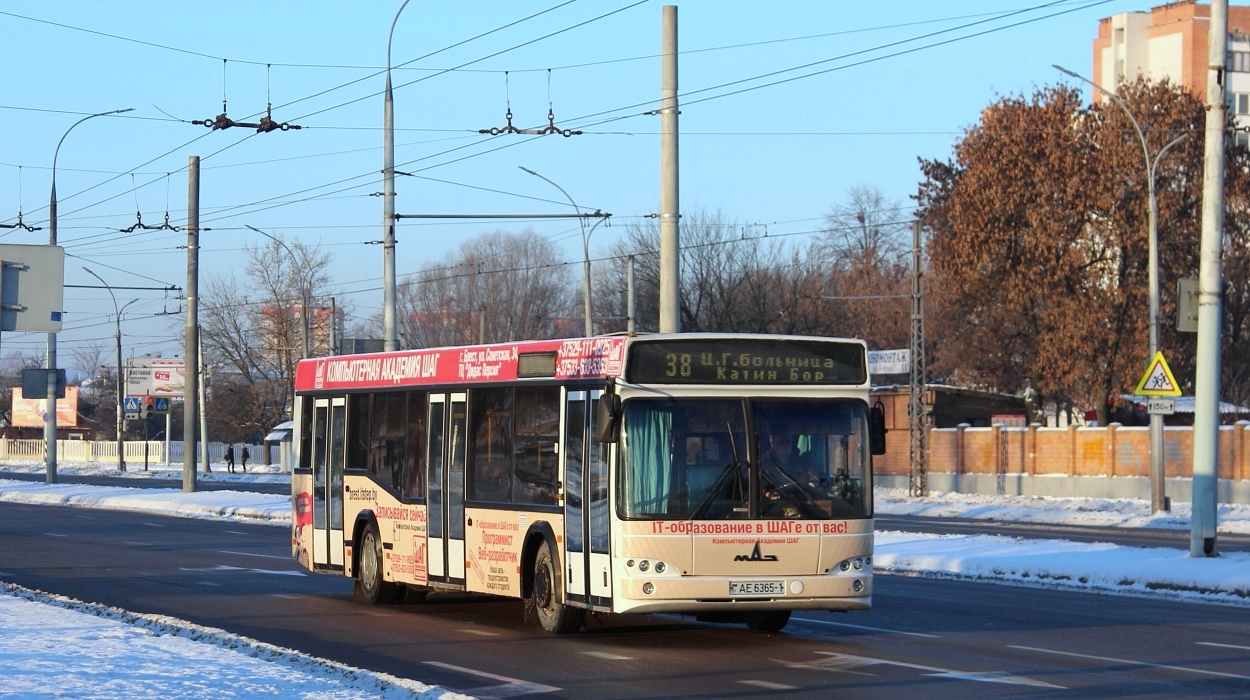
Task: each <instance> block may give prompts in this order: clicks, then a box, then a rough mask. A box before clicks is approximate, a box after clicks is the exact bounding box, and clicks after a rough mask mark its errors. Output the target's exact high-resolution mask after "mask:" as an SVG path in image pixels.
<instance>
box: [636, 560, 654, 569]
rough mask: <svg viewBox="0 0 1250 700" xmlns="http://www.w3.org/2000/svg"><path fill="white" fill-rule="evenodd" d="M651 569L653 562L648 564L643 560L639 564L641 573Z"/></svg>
mask: <svg viewBox="0 0 1250 700" xmlns="http://www.w3.org/2000/svg"><path fill="white" fill-rule="evenodd" d="M650 568H651V562H648V561H647V560H646V559H643V560H642V561H640V562H638V570H639V571H646V570H647V569H650Z"/></svg>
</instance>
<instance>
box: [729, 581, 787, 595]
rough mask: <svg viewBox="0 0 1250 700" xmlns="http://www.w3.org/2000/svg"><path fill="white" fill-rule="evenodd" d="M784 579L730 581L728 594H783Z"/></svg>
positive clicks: (784, 587) (784, 591) (784, 588)
mask: <svg viewBox="0 0 1250 700" xmlns="http://www.w3.org/2000/svg"><path fill="white" fill-rule="evenodd" d="M785 594H786V582H785V581H730V582H729V595H785Z"/></svg>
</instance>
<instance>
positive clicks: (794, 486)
mask: <svg viewBox="0 0 1250 700" xmlns="http://www.w3.org/2000/svg"><path fill="white" fill-rule="evenodd" d="M772 469H773V471H775V472H777V473H778V474H780V475H781V478H782V479H783V480H784V481H785V483H782V482H781V481H778V480H777V479H776V477H774V476H773V475H772V474H769V473H768V471H767V470H765V469H760V478H761V479H767V480H768V482H769V483H771V484H772V486H773V488H775V489H776V490H777V497H778V500H781V499H783V498H784V499H785V500H787V501H790V502H791V503H794V504H795V505H796V506H799V507H801V508H802V509H803V514H804V515H806V516H807V517H809V518H819V517H820V504H818V503H817V502H816V499H815V498H813V497H812V494H811V492H809V491H808V490H807V489H806V488H804V487H803V485H802V484H800V483H799V482H798V481H795V479H794V477H792V476H790V475H789V474H787V473H786V472H785V470H784V469H782V468H781V467H778V466H776V465H773V467H772ZM791 492H794V493H798V494H801V495H802V499H794V498H791V497H790V496H789V495H788V494H789V493H791Z"/></svg>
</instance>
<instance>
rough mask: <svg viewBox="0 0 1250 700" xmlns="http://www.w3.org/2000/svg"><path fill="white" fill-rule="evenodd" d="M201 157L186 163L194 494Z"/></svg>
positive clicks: (188, 480)
mask: <svg viewBox="0 0 1250 700" xmlns="http://www.w3.org/2000/svg"><path fill="white" fill-rule="evenodd" d="M199 295H200V157H199V156H191V158H190V160H189V162H188V163H187V326H186V332H185V334H184V339H183V355H184V356H185V359H184V360H183V362H184V363H185V371H186V373H187V383H186V386H185V387H184V393H183V399H182V405H183V411H182V490H183V491H186V492H187V493H191V492H193V491H195V479H196V477H195V453H196V449H195V443H196V429H197V428H198V427H199V425H198V423H199V421H198V415H199V406H198V404H199V396H200V312H199V303H200V300H199Z"/></svg>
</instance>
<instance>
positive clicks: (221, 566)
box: [178, 564, 308, 576]
mask: <svg viewBox="0 0 1250 700" xmlns="http://www.w3.org/2000/svg"><path fill="white" fill-rule="evenodd" d="M178 570H179V571H250V572H251V573H254V574H268V575H270V576H307V575H308V574H305V573H304V572H302V571H276V570H273V569H248V568H244V567H241V566H227V565H226V564H218V565H217V566H205V567H199V568H190V567H185V566H181V567H178Z"/></svg>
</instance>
